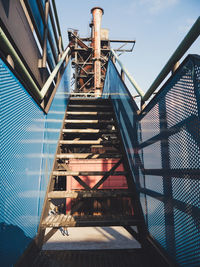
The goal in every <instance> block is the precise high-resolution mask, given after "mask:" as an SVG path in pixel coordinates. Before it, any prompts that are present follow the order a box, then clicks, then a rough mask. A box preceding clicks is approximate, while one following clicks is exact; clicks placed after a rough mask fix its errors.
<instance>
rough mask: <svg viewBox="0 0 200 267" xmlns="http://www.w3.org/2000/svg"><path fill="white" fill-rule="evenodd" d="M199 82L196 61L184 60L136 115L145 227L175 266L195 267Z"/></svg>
mask: <svg viewBox="0 0 200 267" xmlns="http://www.w3.org/2000/svg"><path fill="white" fill-rule="evenodd" d="M199 81H200V57H198V56H188V57H187V58H186V59H185V61H184V62H183V64H182V65H181V66H180V67H179V69H178V70H177V72H176V73H175V74H174V75H173V76H172V77H171V78H170V79H169V80H168V81H167V82H166V84H165V85H164V86H163V87H162V89H161V90H160V92H159V94H158V95H157V96H156V97H154V99H153V100H152V101H151V102H150V103H149V104H148V105H147V107H146V109H145V110H144V112H143V114H142V115H141V116H140V117H139V122H140V125H141V132H142V135H138V136H139V138H140V142H139V143H140V144H139V148H140V152H139V156H140V159H141V161H142V163H143V166H142V167H141V171H140V176H141V177H140V179H139V181H141V180H143V179H144V182H143V183H142V182H140V185H139V186H138V188H140V189H139V190H140V191H141V192H142V193H143V194H142V197H141V201H142V203H143V210H145V207H144V203H146V209H147V218H148V224H147V225H148V229H149V232H150V233H151V235H152V236H153V237H154V238H155V239H156V240H157V241H158V242H159V243H160V244H161V245H162V246H163V247H164V248H165V250H166V252H167V253H168V254H169V255H170V256H171V258H172V259H174V260H175V261H177V262H178V263H179V264H180V265H181V266H200V223H199V220H200V210H199V208H200V204H199V203H200V121H199V115H200V92H199V88H200V85H199V84H200V83H199ZM158 147H159V149H158ZM141 155H143V156H142V157H141ZM140 166H141V165H140ZM142 173H143V174H142ZM144 174H145V178H144ZM144 198H146V202H145V201H144ZM158 203H159V204H158ZM161 203H162V204H161Z"/></svg>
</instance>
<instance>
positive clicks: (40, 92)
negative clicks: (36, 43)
mask: <svg viewBox="0 0 200 267" xmlns="http://www.w3.org/2000/svg"><path fill="white" fill-rule="evenodd" d="M0 41H1V42H2V44H3V45H5V46H6V49H7V51H8V52H9V54H10V55H11V56H12V59H13V61H14V63H15V64H17V66H18V67H19V69H20V71H21V74H23V75H25V77H26V78H27V80H28V82H29V83H30V84H31V86H32V88H31V89H32V90H31V92H32V93H33V94H34V95H35V96H36V97H37V99H38V100H39V101H42V100H43V99H44V97H45V95H46V93H47V92H48V89H49V87H50V85H51V83H52V82H53V80H54V78H55V76H56V74H57V73H58V71H59V69H60V67H61V66H62V64H63V62H64V60H65V59H66V57H67V56H68V57H69V55H70V48H69V47H67V48H66V49H65V51H64V53H63V55H62V57H61V59H60V60H59V62H58V63H57V65H56V66H55V68H54V70H53V71H52V73H51V74H50V76H49V78H48V79H47V81H46V82H45V84H44V86H43V87H42V89H41V90H40V89H39V88H38V86H37V85H36V83H35V82H34V80H33V78H32V77H31V75H30V74H29V71H28V70H27V68H26V67H25V65H24V63H23V62H22V60H21V59H20V57H19V56H18V54H17V52H16V50H15V49H14V47H13V46H12V44H11V42H10V41H9V40H8V38H7V37H6V34H5V33H4V31H3V29H2V28H1V27H0Z"/></svg>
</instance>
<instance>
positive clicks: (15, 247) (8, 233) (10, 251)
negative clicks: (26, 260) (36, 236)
mask: <svg viewBox="0 0 200 267" xmlns="http://www.w3.org/2000/svg"><path fill="white" fill-rule="evenodd" d="M31 240H32V239H31V238H29V237H27V236H26V235H25V234H24V231H22V230H21V228H19V227H18V226H15V225H13V224H6V223H0V259H1V266H2V267H7V266H12V265H13V262H16V261H17V259H18V258H19V256H20V255H21V254H22V253H23V251H24V249H25V248H26V247H27V246H28V245H29V244H30V242H31Z"/></svg>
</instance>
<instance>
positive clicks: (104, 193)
mask: <svg viewBox="0 0 200 267" xmlns="http://www.w3.org/2000/svg"><path fill="white" fill-rule="evenodd" d="M132 196H133V193H132V192H130V191H128V190H126V189H110V190H109V189H104V190H88V191H87V190H75V191H51V192H49V193H48V198H49V199H52V198H53V199H59V198H99V197H100V198H109V197H132Z"/></svg>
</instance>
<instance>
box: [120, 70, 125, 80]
mask: <svg viewBox="0 0 200 267" xmlns="http://www.w3.org/2000/svg"><path fill="white" fill-rule="evenodd" d="M121 79H122V81H123V82H124V81H125V74H124V71H123V70H122V69H121Z"/></svg>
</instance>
